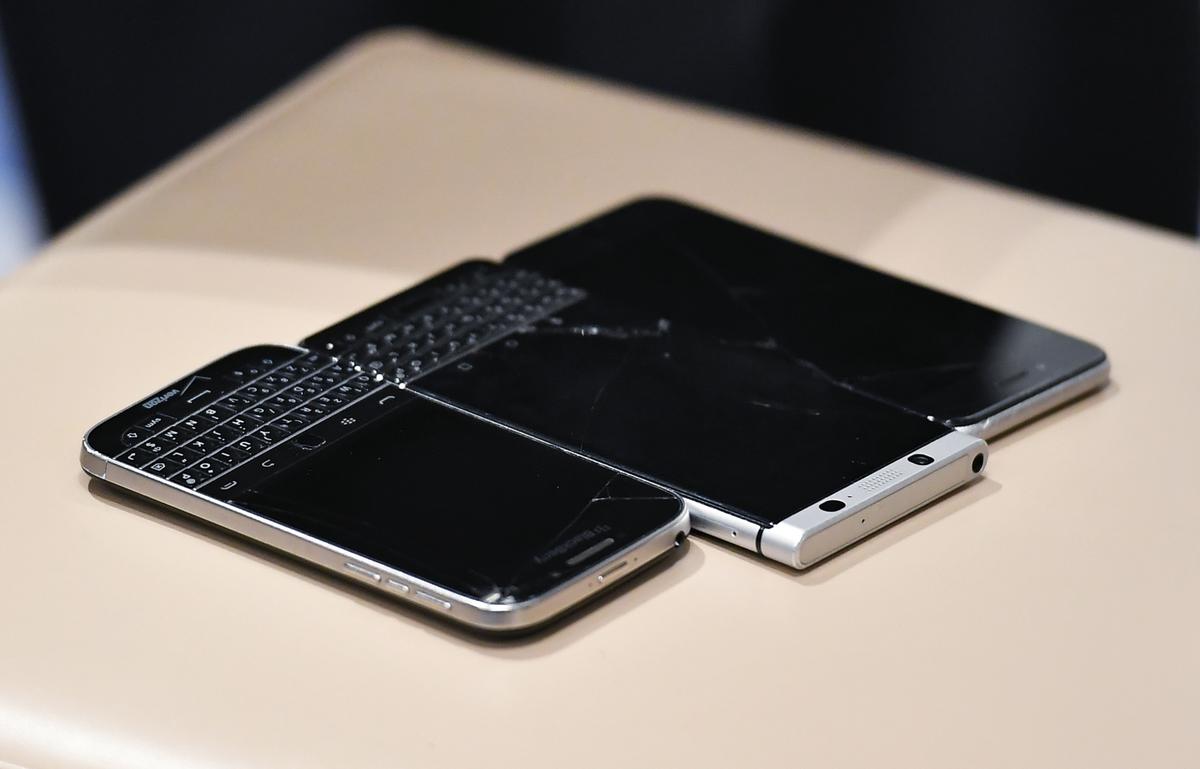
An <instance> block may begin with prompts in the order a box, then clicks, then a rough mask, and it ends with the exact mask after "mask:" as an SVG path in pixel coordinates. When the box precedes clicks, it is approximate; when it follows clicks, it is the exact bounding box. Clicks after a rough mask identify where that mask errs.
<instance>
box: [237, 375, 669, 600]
mask: <svg viewBox="0 0 1200 769" xmlns="http://www.w3.org/2000/svg"><path fill="white" fill-rule="evenodd" d="M237 504H238V505H239V506H241V507H244V508H246V509H248V510H250V511H252V512H255V513H257V514H259V515H262V516H263V517H266V518H269V519H272V520H275V521H278V522H279V523H282V524H284V525H286V526H289V527H292V528H295V529H298V530H300V531H303V532H306V533H308V534H310V535H312V536H314V537H318V538H320V539H324V540H327V541H330V542H333V543H335V544H337V545H339V546H341V547H343V548H346V549H348V550H350V551H353V552H357V553H360V554H362V555H364V556H366V557H368V558H371V559H373V560H376V561H379V562H382V563H385V564H388V565H391V566H393V567H395V568H397V569H400V570H403V571H406V572H408V573H410V574H414V575H416V576H419V577H422V578H424V579H427V580H429V581H432V582H435V583H438V584H441V585H443V586H445V587H448V588H450V589H452V590H455V591H457V592H460V593H463V594H466V595H469V596H472V597H475V598H478V599H480V600H483V601H487V602H491V603H512V602H516V601H520V600H524V599H527V598H530V597H533V596H536V595H538V594H540V593H542V592H544V591H545V590H547V589H549V588H551V587H554V586H555V585H557V584H559V583H561V582H562V581H564V580H566V579H569V578H570V577H572V576H574V575H575V574H577V573H579V572H582V571H583V570H585V569H587V568H589V567H590V566H592V565H593V564H594V563H595V562H596V561H598V560H601V559H603V558H604V557H605V556H606V555H608V554H610V553H611V552H614V551H616V550H618V549H620V548H622V547H624V546H626V545H628V544H631V543H632V542H634V541H636V540H638V539H640V538H642V537H644V536H646V535H647V534H649V533H650V532H652V531H655V530H657V529H659V528H661V527H663V526H665V525H666V524H667V523H669V522H670V521H671V520H673V519H674V518H675V516H677V515H678V513H679V501H678V499H677V498H675V497H673V496H670V495H668V494H666V493H665V492H663V491H662V490H661V489H657V488H654V487H652V486H648V485H646V484H644V483H641V482H639V481H636V480H633V479H631V478H628V477H627V476H623V475H621V474H618V473H614V472H613V471H611V470H609V469H606V468H604V467H601V466H599V465H596V464H594V463H592V462H587V461H585V460H582V459H579V458H578V457H574V456H571V455H570V454H567V453H566V452H563V451H560V450H558V449H555V448H553V447H549V446H546V445H544V444H540V443H538V442H536V441H532V440H529V439H527V438H522V437H520V436H517V435H514V434H513V433H511V432H509V431H507V430H504V429H502V428H499V427H496V426H493V425H488V424H486V423H484V422H482V421H480V420H477V419H474V418H472V417H467V416H464V415H462V414H459V413H457V412H455V411H453V410H451V409H448V408H445V407H443V406H437V405H434V404H431V403H428V402H426V401H424V400H423V399H421V398H417V397H414V398H412V400H411V401H410V402H409V403H407V404H405V405H404V406H403V407H401V408H399V409H397V410H396V411H394V412H392V413H390V414H388V415H386V416H384V417H382V418H380V419H378V420H376V421H375V422H372V423H371V424H369V425H368V426H366V427H364V428H362V429H360V430H358V431H356V432H354V433H352V434H350V435H349V436H348V437H346V438H345V439H343V440H341V441H339V442H338V443H337V444H336V448H335V450H323V451H318V452H316V453H315V454H314V455H313V456H312V457H311V458H309V459H306V460H305V461H303V462H301V463H299V464H297V465H294V466H292V467H291V468H289V469H287V470H284V471H283V472H280V473H277V474H275V475H273V476H271V477H270V478H269V479H268V480H267V481H266V482H265V483H263V484H262V485H260V486H258V487H257V488H255V489H253V491H252V492H251V493H248V494H246V495H245V496H242V497H241V498H239V499H238V501H237ZM588 552H590V553H591V555H589V556H588V557H585V558H582V559H580V558H579V555H580V553H588Z"/></svg>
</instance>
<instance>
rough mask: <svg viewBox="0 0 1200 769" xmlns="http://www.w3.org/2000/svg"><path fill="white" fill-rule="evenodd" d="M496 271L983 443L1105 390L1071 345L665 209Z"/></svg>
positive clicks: (570, 235)
mask: <svg viewBox="0 0 1200 769" xmlns="http://www.w3.org/2000/svg"><path fill="white" fill-rule="evenodd" d="M506 263H507V264H509V265H511V266H514V267H520V268H525V269H533V270H538V271H540V272H542V273H545V274H548V275H552V276H554V277H557V278H560V279H562V280H565V281H568V282H570V283H572V284H573V285H577V286H580V287H582V288H584V289H586V290H588V291H593V292H601V293H603V294H604V295H605V296H607V297H610V298H612V299H613V300H616V301H620V302H621V303H623V304H626V305H629V306H631V307H635V308H639V309H641V310H643V311H645V312H650V313H658V314H661V315H663V316H664V317H669V318H671V319H672V320H674V321H676V322H687V323H691V324H696V325H699V326H701V327H703V328H706V329H709V330H710V331H711V333H712V334H713V335H714V336H716V335H719V336H720V337H721V338H723V339H725V340H726V341H727V343H730V344H732V343H737V344H741V345H743V346H744V347H746V348H748V349H753V348H755V347H756V346H757V347H758V348H759V349H763V347H764V345H768V346H773V347H775V348H777V349H779V350H785V351H786V352H787V354H788V355H789V356H791V357H793V358H794V359H795V360H797V361H799V362H802V363H803V364H804V365H807V366H810V367H814V368H817V369H819V370H820V371H822V372H823V373H824V374H825V375H826V376H828V377H829V378H830V379H831V380H834V381H837V382H838V383H840V384H841V385H842V386H844V387H847V388H850V389H853V390H855V391H858V392H862V393H864V394H866V395H868V396H869V397H872V398H875V399H878V400H880V401H883V402H887V403H892V404H894V405H896V406H898V407H900V408H903V409H906V410H909V411H913V412H916V413H919V414H921V415H924V416H929V417H931V418H933V419H936V420H938V421H940V422H944V423H945V424H948V425H951V426H953V427H955V428H956V429H958V430H960V431H963V432H966V433H970V434H972V435H977V436H979V437H982V438H992V437H995V436H997V435H999V434H1001V433H1003V432H1005V431H1007V430H1010V429H1012V428H1014V427H1017V426H1019V425H1021V424H1023V423H1025V422H1027V421H1029V420H1032V419H1034V418H1035V417H1037V416H1038V415H1040V414H1042V413H1044V412H1046V411H1048V410H1050V409H1053V408H1055V407H1057V406H1060V405H1062V404H1063V403H1066V402H1067V401H1069V400H1072V399H1074V398H1077V397H1079V396H1081V395H1083V394H1086V393H1088V392H1091V391H1094V390H1096V389H1098V388H1100V387H1101V386H1103V385H1104V384H1105V383H1106V382H1107V381H1108V373H1109V362H1108V358H1107V356H1106V355H1105V353H1104V351H1103V350H1101V349H1100V348H1099V347H1096V346H1095V345H1093V344H1090V343H1088V342H1085V341H1083V340H1081V339H1078V338H1076V337H1073V336H1069V335H1067V334H1064V333H1061V332H1059V331H1054V330H1053V329H1049V328H1046V327H1045V326H1041V325H1038V324H1036V323H1031V322H1029V321H1026V320H1022V319H1020V318H1015V317H1013V316H1011V315H1007V314H1005V313H1002V312H999V311H997V310H993V309H989V308H987V307H981V306H980V305H977V304H973V303H971V302H968V301H966V300H964V299H960V298H958V297H954V296H950V295H948V294H945V293H942V292H940V291H936V290H934V289H931V288H927V287H925V286H921V285H918V284H916V283H913V282H910V281H907V280H904V279H902V278H898V277H895V276H892V275H888V274H886V273H883V272H879V271H877V270H873V269H871V268H868V267H864V266H862V265H859V264H856V263H854V262H851V261H848V260H846V259H842V258H839V257H837V256H834V255H833V254H829V253H826V252H824V251H820V250H818V249H816V248H813V247H810V246H806V245H803V244H801V243H797V242H794V241H791V240H787V239H784V238H781V237H778V236H775V235H771V234H769V233H766V232H763V231H762V230H759V229H756V228H754V227H751V226H749V225H746V224H742V223H740V222H736V221H733V220H731V219H728V218H725V217H722V216H720V215H717V214H715V213H711V212H709V211H704V210H702V209H699V208H696V207H694V206H691V205H688V204H686V203H682V202H679V201H675V200H670V199H665V198H645V199H640V200H636V201H633V202H632V203H629V204H626V205H623V206H621V207H619V208H616V209H614V210H612V211H609V212H608V213H605V214H603V215H601V216H599V217H596V218H594V219H591V220H589V221H586V222H584V223H582V224H580V225H577V226H575V227H572V228H570V229H568V230H566V231H564V232H562V233H559V234H557V235H554V236H552V237H549V238H547V239H545V240H542V241H540V242H538V243H535V244H533V245H531V246H528V247H526V248H523V249H521V250H519V251H517V252H515V253H513V254H511V255H509V256H508V257H507V259H506ZM763 354H771V351H770V350H766V349H763Z"/></svg>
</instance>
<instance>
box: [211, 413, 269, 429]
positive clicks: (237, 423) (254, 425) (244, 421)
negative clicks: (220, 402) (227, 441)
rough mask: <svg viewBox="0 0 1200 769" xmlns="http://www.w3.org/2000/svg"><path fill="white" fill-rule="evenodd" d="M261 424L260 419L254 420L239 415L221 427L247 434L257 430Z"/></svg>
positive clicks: (250, 417) (244, 415)
mask: <svg viewBox="0 0 1200 769" xmlns="http://www.w3.org/2000/svg"><path fill="white" fill-rule="evenodd" d="M261 424H262V420H260V419H255V418H254V417H252V416H247V415H246V414H239V415H238V416H236V417H234V418H233V419H230V420H229V421H228V422H226V423H225V424H223V425H221V426H222V427H226V428H229V429H230V430H233V431H234V432H238V433H248V432H251V431H253V430H257V429H258V428H259V426H260V425H261Z"/></svg>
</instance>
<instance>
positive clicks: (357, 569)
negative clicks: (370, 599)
mask: <svg viewBox="0 0 1200 769" xmlns="http://www.w3.org/2000/svg"><path fill="white" fill-rule="evenodd" d="M345 566H346V571H348V572H350V573H351V574H353V575H355V576H357V577H362V578H363V579H369V580H371V581H372V582H378V581H379V580H380V579H382V577H381V576H380V574H379V572H377V571H371V570H370V569H368V568H367V567H366V566H360V565H358V564H357V563H353V562H351V561H346V564H345Z"/></svg>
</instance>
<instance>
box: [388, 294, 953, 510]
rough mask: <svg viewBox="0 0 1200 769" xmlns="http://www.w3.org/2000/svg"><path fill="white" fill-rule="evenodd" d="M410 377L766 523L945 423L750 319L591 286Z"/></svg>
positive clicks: (902, 452)
mask: <svg viewBox="0 0 1200 769" xmlns="http://www.w3.org/2000/svg"><path fill="white" fill-rule="evenodd" d="M465 360H466V365H463V364H460V365H458V366H448V367H446V368H444V369H439V370H437V371H434V372H432V373H430V374H428V375H426V376H423V377H421V378H420V379H419V380H418V381H417V382H416V383H414V384H413V385H410V386H411V387H413V388H414V389H418V390H421V391H423V392H428V393H432V394H434V395H436V396H437V397H441V398H444V399H446V400H449V401H451V402H454V403H456V404H459V405H462V406H463V407H466V408H470V409H472V410H474V411H476V412H478V413H482V414H485V415H488V416H491V417H494V418H496V419H498V420H500V421H502V422H506V423H508V424H512V425H515V426H519V427H520V428H521V429H523V430H527V431H530V432H533V433H535V434H539V435H541V436H543V437H545V438H547V439H549V440H551V441H553V442H555V443H558V444H560V445H565V446H568V447H570V448H572V449H575V450H578V451H580V452H581V453H584V454H586V455H589V456H593V457H597V458H600V459H603V460H604V461H606V462H608V463H611V464H614V465H616V466H618V467H622V468H624V469H628V470H629V471H630V472H632V473H634V474H636V475H639V476H641V477H644V478H648V479H651V480H655V481H657V482H660V483H663V484H664V485H667V486H669V487H671V488H673V489H675V490H676V491H679V492H680V493H682V494H684V496H687V497H690V498H693V499H697V500H699V501H703V502H707V503H709V504H711V505H713V506H715V507H718V508H720V509H725V510H728V511H730V512H734V513H737V514H739V515H741V516H743V517H746V518H748V519H750V520H755V521H758V522H759V523H762V524H767V525H770V524H771V523H775V522H778V521H780V520H782V519H784V518H786V517H787V516H789V515H791V514H792V513H795V512H796V511H797V510H799V509H801V508H803V507H805V506H807V505H808V504H811V503H813V502H816V501H819V500H820V499H821V498H823V497H824V496H826V495H828V494H831V493H833V492H834V491H836V490H838V489H840V488H842V487H844V486H846V485H848V484H850V483H853V482H854V481H856V480H858V479H860V478H862V477H864V476H866V475H868V474H870V473H871V472H873V471H874V470H876V469H878V468H879V467H882V466H883V465H884V464H887V463H889V462H892V461H894V460H896V459H899V458H901V457H903V456H907V455H908V454H910V453H913V452H914V451H916V450H917V449H918V448H920V447H921V446H923V445H925V444H926V443H929V442H930V441H932V440H934V439H936V438H938V437H940V436H942V435H944V434H946V433H947V432H948V431H949V429H950V428H948V427H946V426H944V425H942V424H939V423H935V422H931V421H929V420H927V419H925V418H924V417H921V416H917V415H914V414H912V413H909V412H905V411H903V410H900V409H897V408H895V407H894V406H892V405H889V404H887V403H884V402H881V401H880V400H877V399H875V398H871V397H867V396H864V395H862V394H860V393H857V392H855V391H853V390H852V389H850V388H847V387H845V386H843V385H841V384H839V383H838V382H836V381H835V380H833V379H832V378H830V377H829V376H828V375H827V374H826V373H824V372H823V371H821V370H820V369H819V368H816V367H814V366H812V365H810V364H808V363H807V362H806V361H804V360H802V359H798V358H796V357H795V356H794V355H792V354H791V352H790V351H789V350H788V349H787V348H785V347H783V346H782V345H780V344H779V343H778V340H776V339H773V338H772V337H771V336H770V335H769V334H764V333H761V331H759V330H758V329H754V330H753V333H752V330H751V329H748V328H747V329H743V328H739V327H729V326H725V327H722V328H720V329H714V328H704V327H700V326H698V325H696V324H691V323H686V322H680V321H679V320H677V319H676V318H674V317H672V316H671V315H670V314H663V315H655V314H649V313H646V312H644V311H640V310H636V309H634V308H630V307H618V306H615V305H612V304H609V303H606V302H604V301H602V300H600V299H598V298H595V297H594V296H592V295H589V296H588V297H587V298H585V299H584V300H582V301H581V302H579V303H577V304H575V305H573V306H572V307H570V308H568V309H566V310H564V311H562V312H560V313H559V314H557V315H555V316H554V317H552V318H548V319H546V320H543V321H540V322H539V323H537V324H535V325H533V326H529V327H526V328H525V329H523V330H521V331H519V332H517V333H515V334H513V335H511V336H510V337H508V338H507V339H506V340H505V341H504V342H502V343H499V344H492V345H489V346H487V347H485V348H483V349H482V350H479V351H476V352H474V353H472V354H471V355H470V356H469V357H468V358H466V359H465Z"/></svg>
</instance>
